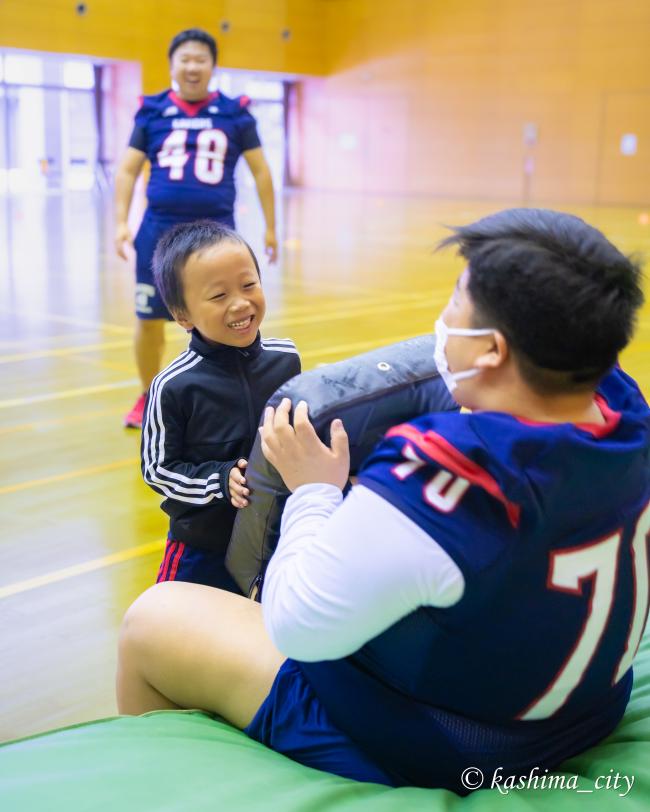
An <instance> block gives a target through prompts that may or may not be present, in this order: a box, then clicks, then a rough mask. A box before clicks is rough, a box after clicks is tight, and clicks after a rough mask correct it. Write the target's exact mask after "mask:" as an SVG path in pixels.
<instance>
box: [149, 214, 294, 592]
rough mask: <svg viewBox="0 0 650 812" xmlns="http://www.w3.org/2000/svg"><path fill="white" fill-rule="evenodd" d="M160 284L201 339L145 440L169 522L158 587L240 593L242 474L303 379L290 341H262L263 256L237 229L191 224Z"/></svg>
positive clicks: (184, 227)
mask: <svg viewBox="0 0 650 812" xmlns="http://www.w3.org/2000/svg"><path fill="white" fill-rule="evenodd" d="M153 269H154V277H155V281H156V285H157V287H158V290H159V291H160V294H161V296H162V298H163V300H164V302H165V304H166V306H167V307H168V309H169V311H170V312H171V313H172V315H173V316H174V319H175V320H176V321H177V322H178V323H179V324H180V325H181V326H182V327H184V328H185V329H186V330H188V331H189V332H191V334H192V338H191V340H190V345H189V347H188V349H187V350H186V351H185V352H184V353H182V355H180V356H179V357H178V358H177V359H176V360H175V361H173V362H172V363H171V364H170V365H169V366H168V367H167V368H166V369H165V370H163V371H162V372H161V373H160V374H159V375H157V376H156V378H155V379H154V381H153V384H152V386H151V389H150V391H149V395H148V398H147V405H146V409H145V421H144V426H143V432H142V473H143V476H144V479H145V482H147V484H149V485H151V487H152V488H153V489H154V490H155V491H157V492H158V493H160V494H162V495H163V496H165V497H166V499H165V501H164V502H163V503H162V508H163V510H164V511H165V512H166V513H167V514H168V515H169V517H170V524H169V536H168V539H167V547H166V550H165V556H164V558H163V561H162V564H161V565H160V571H159V573H158V581H174V580H177V581H192V582H194V583H200V584H207V585H209V586H216V587H221V588H222V589H228V590H230V591H233V592H238V593H239V590H238V589H237V587H236V585H235V584H234V582H233V581H232V580H231V578H230V576H229V575H228V573H227V571H226V569H225V565H224V556H225V551H226V547H227V545H228V541H229V539H230V533H231V530H232V526H233V522H234V519H235V510H236V508H243V507H245V506H246V505H247V504H248V502H247V499H246V497H247V496H248V489H247V488H246V479H245V477H244V473H243V472H244V469H245V467H246V459H245V457H246V456H247V455H248V453H249V451H250V449H251V447H252V445H253V441H254V439H255V433H256V431H257V425H258V423H259V419H260V415H261V413H262V409H263V408H264V404H265V403H266V401H267V400H268V398H269V397H270V396H271V395H272V394H273V392H275V390H276V389H277V388H278V387H279V386H281V385H282V384H283V383H285V381H287V380H288V379H289V378H291V377H293V376H294V375H297V374H299V372H300V358H299V356H298V352H297V350H296V348H295V345H294V344H293V342H292V341H290V340H288V339H265V340H262V339H261V337H260V333H259V327H260V324H261V323H262V320H263V318H264V313H265V310H266V303H265V300H264V293H263V291H262V286H261V282H260V271H259V266H258V263H257V259H256V258H255V255H254V254H253V252H252V250H251V249H250V247H249V246H248V244H247V243H246V242H244V240H243V239H242V238H241V237H240V236H239V235H238V234H237V233H236V232H234V231H232V230H231V229H230V228H227V227H226V226H223V225H221V224H219V223H216V222H214V221H211V220H200V221H198V222H194V223H183V224H180V225H177V226H175V227H173V228H172V229H170V230H169V231H168V232H167V233H166V234H165V235H164V236H163V237H162V238H161V240H160V241H159V243H158V245H157V247H156V252H155V254H154V259H153Z"/></svg>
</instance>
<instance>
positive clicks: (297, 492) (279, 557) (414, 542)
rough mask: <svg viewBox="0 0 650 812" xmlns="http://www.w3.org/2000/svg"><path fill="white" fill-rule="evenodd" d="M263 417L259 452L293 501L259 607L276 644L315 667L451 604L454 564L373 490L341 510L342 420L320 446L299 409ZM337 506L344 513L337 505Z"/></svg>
mask: <svg viewBox="0 0 650 812" xmlns="http://www.w3.org/2000/svg"><path fill="white" fill-rule="evenodd" d="M289 406H290V404H289V402H288V400H287V399H285V400H283V401H282V403H281V404H280V405H279V406H278V408H277V409H276V410H273V409H270V408H269V409H267V410H266V412H265V415H264V424H263V426H262V429H261V434H262V450H263V452H264V454H265V456H266V457H267V459H268V460H269V461H270V462H271V463H272V464H273V465H274V466H275V467H276V468H277V470H278V471H279V473H280V474H281V476H282V478H283V479H284V481H285V483H286V485H287V487H288V488H289V489H290V490H291V491H293V492H294V493H293V495H292V496H291V497H290V498H289V500H288V501H287V504H286V506H285V510H284V513H283V516H282V528H281V536H280V542H279V544H278V547H277V550H276V552H275V554H274V556H273V558H272V559H271V562H270V564H269V567H268V570H267V573H266V579H265V583H264V591H263V599H262V609H263V614H264V620H265V623H266V626H267V629H268V631H269V634H270V636H271V639H272V640H273V642H274V643H275V645H276V646H277V647H278V648H279V649H280V651H282V653H283V654H286V655H287V656H289V657H293V658H295V659H298V660H304V661H315V660H324V659H337V658H339V657H344V656H346V655H347V654H350V653H352V652H353V651H356V650H357V649H358V648H360V647H361V646H362V645H363V644H364V643H366V642H367V641H368V640H371V639H372V638H373V637H375V636H376V635H378V634H379V633H381V632H382V631H384V630H385V629H387V628H389V627H390V626H392V625H393V624H394V623H396V622H397V621H398V620H399V619H400V618H402V617H404V616H405V615H407V614H409V613H410V612H412V611H413V610H414V609H416V608H417V607H418V606H423V605H431V606H441V607H444V606H450V605H452V604H453V603H455V602H456V601H458V600H459V599H460V597H461V596H462V593H463V590H464V579H463V576H462V573H461V572H460V570H459V569H458V567H457V565H456V564H455V563H454V561H453V560H452V559H451V557H450V556H449V555H448V554H447V553H446V552H445V551H444V550H443V549H442V547H440V546H439V545H438V544H437V543H436V542H435V541H434V539H432V538H431V537H430V536H429V535H428V534H427V533H426V532H425V531H424V530H423V529H422V528H420V527H419V526H418V525H417V524H415V522H413V521H412V520H411V519H410V518H408V517H407V516H406V515H404V514H403V513H402V512H401V511H399V510H398V509H397V508H396V507H394V506H393V505H391V504H389V503H388V502H387V501H386V500H385V499H383V498H382V497H381V496H379V495H378V494H376V493H374V492H373V491H371V490H370V489H369V488H366V487H363V486H358V487H356V488H353V490H352V491H351V493H350V494H349V496H348V497H347V499H346V500H345V501H344V502H343V504H342V505H341V500H342V493H341V489H342V487H343V486H344V484H345V481H346V479H347V475H348V469H349V454H348V452H347V436H346V435H345V431H344V429H343V427H342V425H341V424H340V422H339V421H335V422H334V423H333V424H332V427H331V436H332V447H331V449H330V448H328V447H327V446H325V445H324V444H323V443H322V442H321V441H320V440H319V438H318V436H317V435H316V432H315V431H314V429H313V426H312V425H311V423H310V422H309V420H308V417H307V409H306V404H304V403H302V404H298V406H297V407H296V409H295V412H294V420H293V427H292V426H291V425H290V424H289V420H288V417H289ZM339 505H341V506H340V507H339Z"/></svg>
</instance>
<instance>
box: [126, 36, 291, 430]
mask: <svg viewBox="0 0 650 812" xmlns="http://www.w3.org/2000/svg"><path fill="white" fill-rule="evenodd" d="M216 62H217V45H216V42H215V40H214V38H213V37H212V36H210V34H208V33H207V32H205V31H202V30H201V29H188V30H186V31H181V32H180V33H179V34H177V35H176V36H175V37H174V39H173V40H172V42H171V44H170V46H169V63H170V68H171V75H172V79H173V82H174V85H175V87H177V88H178V89H177V90H165V91H163V92H162V93H159V94H157V95H155V96H145V97H144V98H143V101H142V105H141V107H140V109H139V110H138V112H137V113H136V116H135V126H134V129H133V133H132V135H131V139H130V142H129V147H128V149H127V151H126V154H125V155H124V158H123V159H122V162H121V163H120V165H119V167H118V170H117V174H116V177H115V207H116V218H115V219H116V233H115V246H116V249H117V253H118V255H119V256H120V257H122V258H123V259H127V254H126V250H125V246H126V244H132V245H133V246H134V248H135V252H136V290H135V310H136V315H137V317H138V319H137V325H136V333H135V356H136V363H137V366H138V372H139V375H140V379H141V381H142V390H143V394H142V395H140V396H139V397H138V400H137V401H136V403H135V405H134V406H133V408H132V409H131V411H130V412H129V413H128V414H127V415H126V417H125V420H124V423H125V425H126V426H129V427H133V428H140V427H141V424H142V410H143V408H144V395H145V394H146V392H147V390H148V388H149V385H150V384H151V381H152V380H153V378H154V376H155V375H156V374H157V373H158V372H159V371H160V367H161V363H162V353H163V348H164V343H165V332H164V328H165V322H166V321H168V320H170V319H171V315H170V314H169V312H168V311H167V308H166V307H165V305H164V302H163V301H162V299H161V298H160V296H159V294H158V292H157V290H156V287H155V285H154V281H153V276H152V269H151V260H152V257H153V252H154V249H155V247H156V243H157V241H158V239H159V238H160V237H161V236H162V234H163V233H164V232H165V231H166V230H167V229H168V228H170V227H171V226H172V225H175V224H176V223H181V222H187V221H191V220H196V219H199V218H205V217H208V218H213V219H214V220H217V221H219V222H221V223H224V224H225V225H227V226H229V227H230V228H234V227H235V223H234V214H233V212H234V204H235V179H234V173H235V166H236V164H237V161H238V159H239V157H240V155H243V156H244V158H245V159H246V162H247V164H248V166H249V167H250V169H251V172H252V174H253V177H254V179H255V184H256V187H257V193H258V195H259V199H260V203H261V205H262V210H263V212H264V219H265V221H266V230H265V234H264V244H265V248H266V252H267V255H268V257H269V259H270V261H271V262H274V261H275V260H276V258H277V239H276V234H275V202H274V193H273V182H272V179H271V172H270V170H269V166H268V164H267V162H266V159H265V157H264V153H263V151H262V147H261V145H260V139H259V136H258V134H257V128H256V125H255V119H254V118H253V116H252V115H251V114H250V113H249V111H248V110H247V106H248V104H249V100H248V99H247V97H245V96H240V97H239V98H236V99H230V98H228V97H227V96H224V95H223V94H222V93H219V92H215V93H209V92H208V85H209V82H210V79H211V78H212V74H213V70H214V67H215V65H216ZM147 159H148V160H149V162H150V165H151V175H150V178H149V184H148V186H147V204H148V205H147V209H146V211H145V214H144V218H143V220H142V224H141V225H140V229H139V230H138V233H137V235H136V238H135V241H134V240H133V237H132V234H131V231H130V229H129V225H128V214H129V208H130V206H131V200H132V198H133V189H134V186H135V183H136V180H137V179H138V176H139V174H140V172H141V171H142V168H143V167H144V164H145V161H146V160H147Z"/></svg>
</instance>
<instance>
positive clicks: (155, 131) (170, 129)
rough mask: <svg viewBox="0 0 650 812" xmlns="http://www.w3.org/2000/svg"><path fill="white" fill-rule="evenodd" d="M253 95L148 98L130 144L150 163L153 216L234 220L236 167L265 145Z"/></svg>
mask: <svg viewBox="0 0 650 812" xmlns="http://www.w3.org/2000/svg"><path fill="white" fill-rule="evenodd" d="M248 104H249V99H248V98H247V97H246V96H240V97H239V98H236V99H230V98H228V97H227V96H224V95H223V94H222V93H212V94H210V96H208V97H207V98H206V99H203V100H202V101H200V102H187V101H185V100H183V99H181V98H180V97H179V96H178V95H177V94H176V93H174V91H172V90H166V91H164V92H163V93H159V94H158V95H156V96H145V97H144V98H143V100H142V105H141V107H140V109H139V110H138V112H137V113H136V116H135V127H134V130H133V133H132V135H131V140H130V142H129V146H131V147H133V148H134V149H137V150H140V151H141V152H144V153H146V155H147V158H148V159H149V161H150V163H151V175H150V178H149V185H148V186H147V199H148V204H149V209H150V210H151V212H152V213H153V214H156V213H161V214H165V215H178V216H181V217H186V216H193V215H196V217H197V218H198V217H210V218H214V219H215V220H224V221H226V222H229V221H231V220H232V216H233V209H234V205H235V180H234V173H235V165H236V164H237V160H238V159H239V156H240V155H241V154H242V152H246V151H247V150H250V149H255V148H257V147H259V146H260V139H259V136H258V134H257V128H256V125H255V119H254V118H253V116H252V115H251V114H250V113H249V112H248V110H247V109H246V108H247V107H248Z"/></svg>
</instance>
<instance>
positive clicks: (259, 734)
mask: <svg viewBox="0 0 650 812" xmlns="http://www.w3.org/2000/svg"><path fill="white" fill-rule="evenodd" d="M244 733H246V734H247V735H248V736H250V737H251V739H255V740H256V741H258V742H261V743H262V744H265V745H266V746H267V747H270V748H271V749H272V750H276V751H277V752H278V753H283V754H284V755H285V756H288V757H289V758H291V759H293V760H294V761H298V762H300V763H301V764H305V765H306V766H307V767H314V768H315V769H317V770H323V771H325V772H328V773H334V774H335V775H341V776H343V777H344V778H354V779H355V780H357V781H370V782H373V783H376V784H388V785H389V786H394V783H393V781H392V779H391V778H390V777H389V776H388V775H387V774H386V773H385V772H384V771H383V770H382V769H381V768H380V767H378V766H377V765H376V764H375V763H374V762H373V761H372V760H371V759H370V758H369V757H368V756H366V754H365V753H364V752H363V751H362V750H360V749H359V748H358V747H357V745H356V744H354V742H353V741H352V740H351V739H350V738H349V737H348V736H346V735H345V733H342V732H341V731H340V730H339V729H338V728H337V727H335V726H334V725H333V724H332V722H331V721H330V719H329V718H328V716H327V712H326V710H325V708H324V707H323V706H322V704H321V702H320V700H319V698H318V697H317V696H316V694H315V693H314V691H313V690H312V688H311V686H310V685H309V683H308V682H307V680H306V679H305V677H304V675H303V673H302V671H301V670H300V669H299V668H298V666H297V665H296V663H295V662H294V661H293V660H285V662H284V663H283V664H282V667H281V668H280V670H279V671H278V673H277V675H276V677H275V680H274V682H273V685H272V686H271V691H270V693H269V695H268V696H267V697H266V699H265V700H264V702H263V703H262V704H261V706H260V708H259V710H258V711H257V713H256V714H255V717H254V718H253V721H252V722H251V723H250V725H248V727H247V728H245V730H244Z"/></svg>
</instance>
